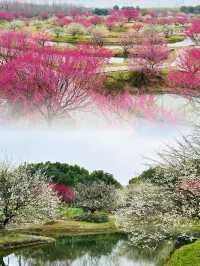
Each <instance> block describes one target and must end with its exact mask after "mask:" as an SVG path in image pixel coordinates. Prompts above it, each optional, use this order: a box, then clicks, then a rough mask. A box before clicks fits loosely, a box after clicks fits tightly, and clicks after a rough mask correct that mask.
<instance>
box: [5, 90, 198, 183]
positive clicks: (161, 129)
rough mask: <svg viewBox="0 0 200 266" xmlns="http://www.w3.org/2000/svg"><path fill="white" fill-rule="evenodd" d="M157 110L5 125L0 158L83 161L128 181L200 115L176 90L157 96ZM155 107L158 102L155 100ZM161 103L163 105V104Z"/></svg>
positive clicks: (33, 160)
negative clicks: (48, 124)
mask: <svg viewBox="0 0 200 266" xmlns="http://www.w3.org/2000/svg"><path fill="white" fill-rule="evenodd" d="M154 101H155V102H154V105H155V107H152V109H153V110H154V108H155V112H154V114H152V116H151V115H150V117H149V112H148V111H149V110H147V112H146V113H145V114H143V113H142V112H139V111H138V110H137V111H136V110H133V112H132V113H131V114H129V116H128V117H121V116H120V115H119V116H118V115H117V116H116V117H114V118H113V119H112V118H111V116H110V115H105V114H100V113H98V112H90V111H88V112H81V113H78V114H77V115H74V116H73V119H72V121H70V122H69V121H63V122H62V125H56V127H55V128H51V129H48V128H42V127H39V126H38V127H37V126H36V123H35V121H33V122H32V121H29V122H28V123H29V124H28V126H27V127H24V128H23V127H22V125H18V126H14V125H12V126H9V127H8V126H7V127H6V126H2V127H0V134H1V138H0V151H1V152H0V160H1V159H2V160H3V159H5V157H6V158H8V160H11V161H14V162H15V163H16V164H18V163H20V162H24V161H28V162H41V161H43V162H44V161H52V162H54V161H59V162H65V163H69V164H78V165H80V166H82V167H85V168H86V169H88V170H91V171H93V170H100V169H101V170H104V171H106V172H109V173H112V174H113V175H114V176H115V178H116V179H118V181H120V182H121V183H122V184H123V185H126V184H128V181H129V180H130V178H132V177H133V176H137V175H138V174H140V173H141V172H142V171H143V170H144V169H146V168H147V165H146V164H147V163H149V160H148V159H146V158H155V156H156V153H157V151H160V150H161V149H162V148H163V147H164V146H165V144H172V143H174V141H175V139H176V138H180V137H181V136H182V135H183V134H187V133H189V132H190V131H191V126H192V124H191V121H192V120H195V121H197V119H198V111H197V109H196V106H195V104H193V103H191V102H190V101H189V100H187V99H184V98H182V97H178V96H175V95H161V96H156V97H155V100H154ZM150 104H151V106H152V105H153V104H152V103H150ZM158 107H159V108H160V109H158Z"/></svg>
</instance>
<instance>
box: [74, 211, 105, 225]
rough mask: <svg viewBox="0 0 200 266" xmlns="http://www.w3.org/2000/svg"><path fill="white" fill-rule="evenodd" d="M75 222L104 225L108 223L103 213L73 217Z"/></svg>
mask: <svg viewBox="0 0 200 266" xmlns="http://www.w3.org/2000/svg"><path fill="white" fill-rule="evenodd" d="M74 219H75V220H76V221H82V222H89V223H106V222H108V220H109V219H108V215H107V214H106V213H104V212H95V213H91V212H87V213H85V214H83V215H79V216H75V217H74Z"/></svg>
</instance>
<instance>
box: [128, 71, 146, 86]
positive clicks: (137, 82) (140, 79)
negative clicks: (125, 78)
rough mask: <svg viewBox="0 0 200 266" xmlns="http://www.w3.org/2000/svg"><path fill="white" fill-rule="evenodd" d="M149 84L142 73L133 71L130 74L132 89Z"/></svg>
mask: <svg viewBox="0 0 200 266" xmlns="http://www.w3.org/2000/svg"><path fill="white" fill-rule="evenodd" d="M148 83H149V81H148V77H147V75H146V74H145V73H144V72H138V71H134V72H131V73H130V85H132V86H133V87H137V88H140V87H143V86H147V85H148Z"/></svg>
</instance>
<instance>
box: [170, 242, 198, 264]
mask: <svg viewBox="0 0 200 266" xmlns="http://www.w3.org/2000/svg"><path fill="white" fill-rule="evenodd" d="M165 266H200V240H198V241H196V242H195V243H193V244H190V245H186V246H183V247H182V248H180V249H177V250H176V251H175V252H174V253H173V255H172V256H171V258H170V259H169V261H168V262H167V263H166V264H165Z"/></svg>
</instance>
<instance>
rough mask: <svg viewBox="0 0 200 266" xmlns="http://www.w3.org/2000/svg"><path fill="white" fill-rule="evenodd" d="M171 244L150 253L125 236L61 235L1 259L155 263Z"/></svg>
mask: <svg viewBox="0 0 200 266" xmlns="http://www.w3.org/2000/svg"><path fill="white" fill-rule="evenodd" d="M172 248H173V246H172V244H171V243H166V244H165V245H163V246H161V247H160V250H158V251H156V252H154V253H150V252H145V251H139V250H136V249H134V248H133V247H131V246H129V245H128V242H127V240H126V237H125V236H122V235H117V234H115V235H103V236H101V235H99V236H87V237H74V238H63V239H60V240H58V241H57V242H56V243H55V244H54V245H48V246H43V247H40V248H26V249H23V250H18V251H15V252H13V253H11V254H10V255H8V256H5V257H4V258H1V261H4V262H3V263H4V264H5V265H6V266H124V265H126V266H157V265H160V263H162V262H163V260H164V259H166V257H167V256H168V255H169V253H170V252H171V250H172ZM163 254H164V255H163ZM2 259H3V260H2ZM4 264H0V265H4Z"/></svg>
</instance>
